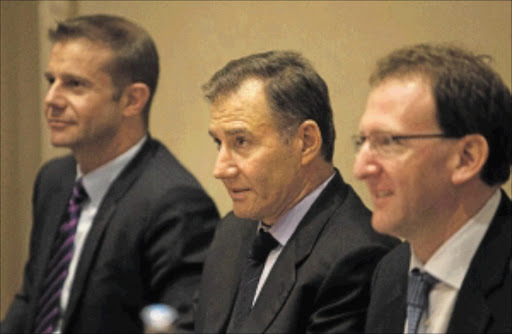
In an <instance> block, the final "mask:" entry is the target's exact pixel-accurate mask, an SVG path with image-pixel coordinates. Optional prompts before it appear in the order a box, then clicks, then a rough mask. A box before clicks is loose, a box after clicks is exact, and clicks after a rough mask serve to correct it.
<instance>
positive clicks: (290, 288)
mask: <svg viewBox="0 0 512 334" xmlns="http://www.w3.org/2000/svg"><path fill="white" fill-rule="evenodd" d="M257 224H258V222H256V221H251V220H242V219H238V218H236V217H235V216H234V215H233V214H230V215H228V216H227V217H226V218H225V219H224V220H223V221H222V223H221V224H220V225H219V227H218V230H217V232H216V235H215V238H214V241H213V243H212V246H211V249H210V252H209V254H208V257H207V260H206V263H205V269H204V272H203V278H202V281H201V288H200V299H199V305H198V311H197V314H196V331H197V332H199V333H222V332H225V331H226V328H227V325H228V323H229V318H230V314H231V311H232V308H233V304H234V301H235V299H236V294H237V288H238V284H239V281H240V276H241V272H242V269H243V267H244V265H245V261H246V258H247V255H248V251H249V247H250V246H251V244H252V241H253V240H254V238H255V237H256V229H257ZM396 243H397V241H396V240H395V239H391V238H387V237H384V236H381V235H378V234H377V233H375V232H374V231H373V230H372V229H371V226H370V211H368V209H366V208H365V206H364V205H363V203H362V202H361V200H360V199H359V197H358V196H357V195H356V193H355V192H354V191H353V190H352V188H351V187H350V186H349V185H347V184H345V183H344V182H343V180H342V178H341V176H340V175H339V173H338V172H336V176H335V177H334V179H333V180H331V182H330V183H329V184H328V185H327V187H326V188H325V189H324V190H323V192H322V193H321V194H320V196H319V198H318V199H317V200H316V201H315V203H314V204H313V205H312V207H311V208H310V210H309V211H308V212H307V214H306V215H305V217H304V218H303V220H302V221H301V222H300V223H299V226H298V227H297V230H296V231H295V233H294V234H293V235H292V237H291V238H290V240H289V241H288V243H287V245H286V246H285V247H284V249H283V250H282V252H281V254H280V256H279V258H278V259H277V261H276V263H275V265H274V267H273V268H272V270H271V272H270V274H269V276H268V278H267V281H266V282H265V285H264V286H263V288H262V290H261V292H260V295H259V297H258V299H257V301H256V303H255V305H254V308H253V309H252V311H251V313H250V315H249V317H248V319H247V321H246V322H245V323H244V325H243V326H242V328H241V332H247V333H263V332H272V333H301V332H302V333H304V332H323V333H329V332H331V333H334V332H336V333H339V332H348V331H356V332H361V331H362V330H363V326H364V319H365V315H366V308H367V305H368V301H369V287H370V280H371V275H372V272H373V269H374V267H375V265H376V264H377V262H378V261H379V260H380V258H381V257H382V256H383V255H384V254H385V253H387V252H388V250H389V249H390V248H391V247H392V246H393V245H395V244H396Z"/></svg>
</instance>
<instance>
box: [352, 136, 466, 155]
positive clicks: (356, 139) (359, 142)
mask: <svg viewBox="0 0 512 334" xmlns="http://www.w3.org/2000/svg"><path fill="white" fill-rule="evenodd" d="M375 135H384V136H387V137H389V139H391V141H392V142H393V143H396V144H398V141H400V140H409V139H431V138H446V139H458V138H460V137H457V136H450V135H446V134H444V133H418V134H403V135H393V134H391V133H389V132H376V133H374V134H371V135H369V136H362V135H353V136H352V143H353V144H354V149H355V151H356V153H359V151H360V150H361V147H362V146H363V144H364V143H365V142H366V140H367V139H368V138H369V137H372V136H375ZM370 148H371V149H372V150H373V151H374V152H378V153H379V154H382V155H389V153H384V154H383V153H382V152H381V151H379V150H378V149H375V147H374V146H373V145H372V143H371V142H370Z"/></svg>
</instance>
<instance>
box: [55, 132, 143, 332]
mask: <svg viewBox="0 0 512 334" xmlns="http://www.w3.org/2000/svg"><path fill="white" fill-rule="evenodd" d="M146 138H147V136H144V138H142V139H141V140H140V141H139V142H137V144H135V145H134V146H132V147H131V148H130V149H129V150H128V151H126V152H124V153H123V154H121V155H120V156H118V157H117V158H115V159H114V160H111V161H110V162H108V163H107V164H105V165H103V166H101V167H99V168H98V169H95V170H94V171H92V172H91V173H89V174H86V175H83V173H82V171H81V170H80V166H77V178H76V179H77V180H78V179H79V178H82V183H83V186H84V188H85V191H86V192H87V195H88V198H87V200H86V201H84V202H83V204H82V210H81V213H80V219H79V220H78V225H77V227H76V233H75V244H74V250H73V257H72V258H71V263H70V264H69V273H68V276H67V277H66V280H65V281H64V286H63V288H62V294H61V296H60V306H61V309H62V313H61V314H64V312H65V310H66V308H67V306H68V302H69V295H70V293H71V287H72V285H73V280H74V278H75V272H76V267H77V265H78V261H79V259H80V254H81V253H82V248H83V246H84V243H85V240H86V238H87V235H88V234H89V231H90V230H91V227H92V222H93V221H94V217H95V216H96V213H97V212H98V209H99V207H100V205H101V202H102V200H103V197H104V196H105V194H106V193H107V190H108V189H109V188H110V185H111V184H112V183H113V182H114V180H115V179H116V178H117V176H118V175H119V174H120V173H121V171H122V170H123V169H124V168H125V167H126V165H128V163H129V162H130V161H131V160H132V159H133V158H134V157H135V155H136V154H137V153H138V152H139V151H140V149H141V148H142V145H143V144H144V142H145V141H146ZM61 326H62V319H60V320H59V323H58V326H57V328H56V331H55V333H60V329H61Z"/></svg>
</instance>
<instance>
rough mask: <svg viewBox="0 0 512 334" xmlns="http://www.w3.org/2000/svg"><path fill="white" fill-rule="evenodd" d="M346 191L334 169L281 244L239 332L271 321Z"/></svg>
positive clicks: (262, 328)
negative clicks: (323, 187) (294, 228)
mask: <svg viewBox="0 0 512 334" xmlns="http://www.w3.org/2000/svg"><path fill="white" fill-rule="evenodd" d="M347 194H348V187H347V186H346V184H345V183H344V182H343V180H342V178H341V175H340V174H339V172H338V171H336V175H335V176H334V178H333V180H331V182H330V183H329V184H328V185H327V187H326V188H325V189H324V190H323V191H322V193H321V194H320V196H319V197H318V198H317V199H316V201H315V202H314V203H313V205H312V206H311V208H310V209H309V211H308V212H307V213H306V215H305V216H304V218H303V219H302V220H301V222H300V223H299V225H298V226H297V230H296V231H295V232H294V234H293V235H292V237H291V238H290V240H289V241H288V243H287V244H286V246H285V247H284V248H283V250H282V252H281V254H280V255H279V258H278V259H277V261H276V263H275V264H274V267H273V268H272V270H271V271H270V273H269V276H268V278H267V281H266V282H265V285H264V286H263V288H262V289H261V292H260V295H259V296H258V299H257V300H256V304H255V305H254V308H253V309H252V311H251V313H250V314H249V317H248V319H247V321H246V322H245V323H244V325H243V326H242V328H241V332H246V333H255V332H257V333H263V332H265V330H266V329H267V328H268V327H269V326H270V325H271V323H272V321H273V320H274V319H275V318H276V317H277V315H278V314H279V310H280V309H281V307H282V305H283V304H284V303H285V302H286V300H287V298H288V296H289V294H290V292H291V291H292V289H293V287H294V285H295V282H296V273H297V270H298V268H299V267H300V265H301V264H302V263H303V262H304V260H305V259H306V258H307V257H308V255H309V254H310V253H311V251H312V249H313V248H314V246H315V243H316V240H317V239H318V237H319V235H320V233H321V231H322V229H323V227H324V226H325V224H326V223H327V222H328V220H329V218H330V217H331V216H332V214H333V213H334V211H335V210H336V209H337V208H338V207H339V206H340V205H341V204H342V203H343V201H344V200H345V198H346V196H347Z"/></svg>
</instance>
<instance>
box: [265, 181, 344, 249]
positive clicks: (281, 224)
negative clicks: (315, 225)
mask: <svg viewBox="0 0 512 334" xmlns="http://www.w3.org/2000/svg"><path fill="white" fill-rule="evenodd" d="M334 175H335V173H333V174H332V175H331V176H330V177H328V178H327V180H325V181H324V182H323V183H322V184H321V185H319V186H318V187H317V188H316V189H315V190H313V191H312V192H310V193H309V194H308V195H307V196H305V197H304V198H303V199H302V200H301V201H300V202H299V203H297V204H296V205H295V206H294V207H293V208H291V209H290V210H289V211H288V212H286V213H285V214H284V215H283V216H281V218H279V219H278V220H277V222H276V223H275V224H274V225H272V226H271V227H270V228H268V227H267V228H265V227H264V226H263V224H262V223H261V222H260V224H259V227H258V229H260V228H263V229H265V230H267V231H268V232H269V233H270V234H271V235H272V236H273V237H274V238H275V239H276V240H277V241H278V242H279V244H280V245H281V246H283V247H284V246H285V245H286V243H287V242H288V240H290V238H291V236H292V234H293V232H295V230H296V229H297V226H298V225H299V223H300V221H301V220H302V218H304V216H305V215H306V213H307V212H308V210H309V208H310V207H311V205H313V203H314V202H315V200H316V199H317V198H318V196H320V193H321V192H322V191H323V190H324V189H325V187H327V185H328V184H329V182H330V181H331V180H332V178H333V177H334Z"/></svg>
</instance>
